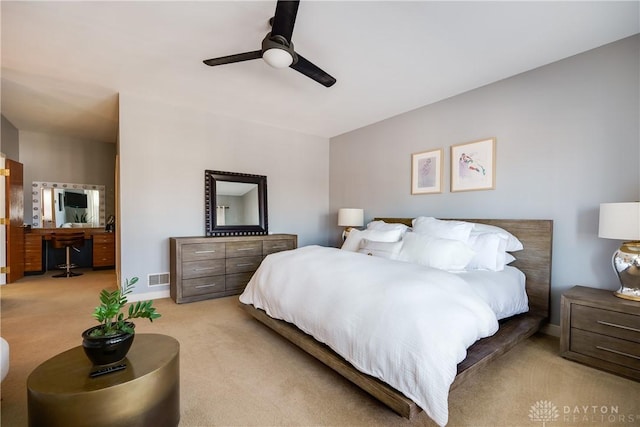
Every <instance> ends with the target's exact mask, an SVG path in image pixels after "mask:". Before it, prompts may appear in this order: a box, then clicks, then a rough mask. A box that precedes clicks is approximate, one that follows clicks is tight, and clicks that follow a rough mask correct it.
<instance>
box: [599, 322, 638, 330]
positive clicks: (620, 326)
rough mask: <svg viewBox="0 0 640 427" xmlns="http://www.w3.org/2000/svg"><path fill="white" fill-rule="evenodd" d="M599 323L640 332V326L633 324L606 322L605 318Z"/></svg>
mask: <svg viewBox="0 0 640 427" xmlns="http://www.w3.org/2000/svg"><path fill="white" fill-rule="evenodd" d="M598 323H599V324H601V325H605V326H613V327H614V328H620V329H626V330H628V331H633V332H640V329H638V328H632V327H631V326H624V325H618V324H616V323H609V322H605V321H604V320H598Z"/></svg>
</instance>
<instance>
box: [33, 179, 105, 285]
mask: <svg viewBox="0 0 640 427" xmlns="http://www.w3.org/2000/svg"><path fill="white" fill-rule="evenodd" d="M30 196H31V203H32V218H31V227H29V228H28V229H27V231H25V233H24V247H25V255H24V262H25V264H24V271H25V273H42V272H45V271H48V270H51V269H55V268H56V265H57V264H59V262H60V253H62V251H60V250H58V249H54V248H52V247H51V244H50V242H51V241H52V239H53V237H54V235H55V236H57V235H59V234H63V235H64V234H68V233H75V232H78V231H82V232H83V233H84V239H85V244H83V245H81V247H80V248H78V250H77V251H74V254H73V256H74V257H75V260H74V263H77V264H78V266H79V267H92V268H94V269H98V268H113V267H114V266H115V264H116V259H115V241H116V236H115V233H113V232H110V231H113V227H111V228H110V231H107V230H105V228H107V223H106V220H105V216H106V215H105V186H104V185H94V184H75V183H66V182H44V181H34V182H33V183H32V184H31V194H30Z"/></svg>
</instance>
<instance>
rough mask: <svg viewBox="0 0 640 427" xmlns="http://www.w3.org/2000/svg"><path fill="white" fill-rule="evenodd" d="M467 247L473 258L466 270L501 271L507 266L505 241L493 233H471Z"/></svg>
mask: <svg viewBox="0 0 640 427" xmlns="http://www.w3.org/2000/svg"><path fill="white" fill-rule="evenodd" d="M469 246H470V247H471V249H473V250H474V251H475V253H476V254H475V256H474V257H473V259H472V260H471V261H470V262H469V264H468V265H467V270H491V271H502V270H504V266H505V265H507V259H506V255H507V252H505V248H506V246H507V241H506V240H504V239H502V238H501V237H500V236H498V235H497V234H494V233H478V234H474V233H472V234H471V236H470V237H469Z"/></svg>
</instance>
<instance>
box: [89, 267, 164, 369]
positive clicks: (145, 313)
mask: <svg viewBox="0 0 640 427" xmlns="http://www.w3.org/2000/svg"><path fill="white" fill-rule="evenodd" d="M137 282H138V278H137V277H133V278H132V279H131V280H129V279H126V280H125V285H124V287H123V288H122V289H120V288H118V289H117V290H115V291H111V292H110V291H108V290H106V289H103V290H102V291H101V292H100V303H101V304H100V305H99V306H97V307H96V308H95V310H94V312H93V317H94V318H95V319H96V320H97V321H98V322H100V324H99V325H97V326H94V327H92V328H89V329H87V330H86V331H84V332H83V333H82V346H83V348H84V352H85V353H86V355H87V357H88V358H89V360H91V361H92V362H93V364H94V365H109V364H112V363H117V362H119V361H121V360H122V359H124V358H125V357H126V355H127V352H128V351H129V348H130V347H131V344H132V343H133V338H134V334H135V332H134V328H135V325H134V324H133V322H131V320H132V319H137V318H143V319H149V321H151V322H153V319H157V318H158V317H160V316H161V315H160V314H159V313H156V309H155V307H153V301H138V302H136V303H132V304H131V305H129V309H128V312H127V313H128V315H127V316H126V317H125V313H124V312H123V309H124V306H125V305H126V304H127V295H128V294H130V293H131V292H133V288H134V287H135V284H136V283H137Z"/></svg>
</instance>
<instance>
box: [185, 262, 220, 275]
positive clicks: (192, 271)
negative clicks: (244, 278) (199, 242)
mask: <svg viewBox="0 0 640 427" xmlns="http://www.w3.org/2000/svg"><path fill="white" fill-rule="evenodd" d="M224 261H225V260H224V259H212V260H203V261H188V262H183V263H182V279H183V280H184V279H194V278H196V277H207V276H215V275H218V274H224V270H225V268H224Z"/></svg>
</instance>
